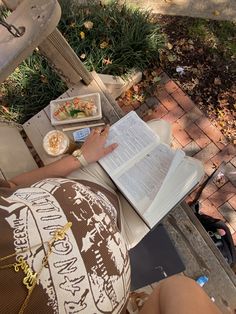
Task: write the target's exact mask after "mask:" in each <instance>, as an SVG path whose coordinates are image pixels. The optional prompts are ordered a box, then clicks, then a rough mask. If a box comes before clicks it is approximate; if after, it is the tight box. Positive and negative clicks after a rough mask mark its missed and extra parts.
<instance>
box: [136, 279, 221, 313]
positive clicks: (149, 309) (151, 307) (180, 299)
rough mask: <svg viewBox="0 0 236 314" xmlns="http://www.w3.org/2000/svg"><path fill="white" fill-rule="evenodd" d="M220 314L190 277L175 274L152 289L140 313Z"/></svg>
mask: <svg viewBox="0 0 236 314" xmlns="http://www.w3.org/2000/svg"><path fill="white" fill-rule="evenodd" d="M173 313H174V314H204V313H207V314H220V313H221V312H220V311H219V309H218V308H217V307H216V305H215V304H214V303H213V302H212V301H211V300H210V298H209V297H208V296H207V294H206V293H205V292H204V290H203V289H202V288H201V287H200V286H199V285H198V284H197V283H196V282H195V281H194V280H192V279H190V278H188V277H185V276H180V275H175V276H172V277H169V278H167V279H164V280H163V281H161V282H160V284H159V285H158V286H157V287H156V288H155V289H154V291H153V293H152V294H151V295H150V297H149V298H148V300H147V301H146V303H145V304H144V306H143V308H142V309H141V311H140V314H173Z"/></svg>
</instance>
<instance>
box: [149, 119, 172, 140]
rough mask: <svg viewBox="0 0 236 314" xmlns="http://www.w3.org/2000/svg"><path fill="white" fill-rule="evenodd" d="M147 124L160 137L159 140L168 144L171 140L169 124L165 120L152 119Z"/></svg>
mask: <svg viewBox="0 0 236 314" xmlns="http://www.w3.org/2000/svg"><path fill="white" fill-rule="evenodd" d="M147 124H148V126H149V127H150V128H151V129H152V130H153V131H154V132H155V133H156V134H157V135H158V136H159V137H160V140H161V142H163V143H166V144H168V145H170V144H171V141H172V130H171V124H170V123H169V122H167V121H165V120H157V119H153V120H150V121H148V122H147Z"/></svg>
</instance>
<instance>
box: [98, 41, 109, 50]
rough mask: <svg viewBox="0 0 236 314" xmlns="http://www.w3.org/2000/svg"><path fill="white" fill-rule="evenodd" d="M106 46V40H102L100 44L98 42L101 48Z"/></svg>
mask: <svg viewBox="0 0 236 314" xmlns="http://www.w3.org/2000/svg"><path fill="white" fill-rule="evenodd" d="M107 47H108V42H106V41H103V42H102V43H101V44H100V48H101V49H105V48H107Z"/></svg>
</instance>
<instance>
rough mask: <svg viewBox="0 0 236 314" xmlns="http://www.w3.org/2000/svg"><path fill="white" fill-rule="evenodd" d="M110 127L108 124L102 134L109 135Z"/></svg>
mask: <svg viewBox="0 0 236 314" xmlns="http://www.w3.org/2000/svg"><path fill="white" fill-rule="evenodd" d="M109 129H110V126H109V125H107V126H106V127H105V128H104V129H103V131H102V132H101V135H102V136H108V134H109Z"/></svg>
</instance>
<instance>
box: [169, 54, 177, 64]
mask: <svg viewBox="0 0 236 314" xmlns="http://www.w3.org/2000/svg"><path fill="white" fill-rule="evenodd" d="M167 59H168V60H169V61H170V62H174V61H176V60H177V57H176V56H175V55H168V56H167Z"/></svg>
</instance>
